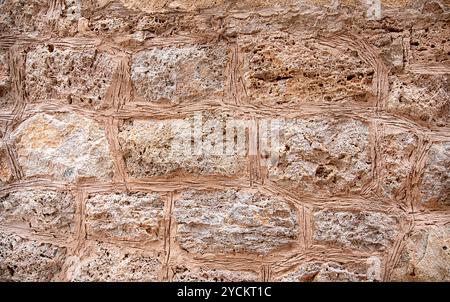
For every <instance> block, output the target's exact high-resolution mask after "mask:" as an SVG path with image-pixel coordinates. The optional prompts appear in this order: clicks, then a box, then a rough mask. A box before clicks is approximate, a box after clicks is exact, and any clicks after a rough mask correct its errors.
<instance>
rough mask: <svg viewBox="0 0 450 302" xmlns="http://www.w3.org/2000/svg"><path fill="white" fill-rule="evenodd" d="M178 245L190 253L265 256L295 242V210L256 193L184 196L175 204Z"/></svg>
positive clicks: (233, 192)
mask: <svg viewBox="0 0 450 302" xmlns="http://www.w3.org/2000/svg"><path fill="white" fill-rule="evenodd" d="M174 218H175V220H176V222H177V236H176V238H177V242H178V244H179V245H180V246H181V248H182V249H184V250H186V251H188V252H190V253H198V254H203V253H243V252H244V253H255V254H267V253H269V252H271V251H273V250H276V249H277V248H282V247H284V246H288V245H289V244H293V243H294V242H295V240H296V239H297V235H298V234H297V233H298V222H297V218H296V210H295V209H294V208H293V207H292V205H290V204H289V203H288V202H286V201H284V200H282V199H280V198H276V197H270V196H265V195H263V194H261V193H259V192H254V191H245V190H232V189H230V190H226V191H217V192H192V191H187V192H183V193H182V194H181V196H180V197H179V198H178V199H177V200H176V201H175V208H174Z"/></svg>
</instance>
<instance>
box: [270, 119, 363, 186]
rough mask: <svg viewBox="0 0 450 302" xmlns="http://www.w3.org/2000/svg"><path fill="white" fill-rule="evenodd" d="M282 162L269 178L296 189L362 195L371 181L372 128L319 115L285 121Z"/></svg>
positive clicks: (272, 169)
mask: <svg viewBox="0 0 450 302" xmlns="http://www.w3.org/2000/svg"><path fill="white" fill-rule="evenodd" d="M280 133H281V134H282V135H284V138H283V137H282V138H281V141H282V142H283V143H284V146H281V148H280V152H279V160H278V161H276V162H271V163H270V165H269V167H268V169H269V179H270V180H272V181H274V182H276V183H277V184H279V185H280V186H283V187H287V188H289V189H293V190H302V191H307V192H317V190H322V191H325V192H331V193H338V192H340V193H348V192H359V191H360V190H361V188H362V187H363V186H364V185H365V184H367V183H368V182H369V181H370V178H371V175H370V174H371V169H372V168H371V162H372V159H371V156H370V141H369V127H368V125H367V123H365V122H363V121H360V120H355V119H350V118H341V119H335V118H330V117H326V116H316V117H311V118H309V119H296V120H286V122H285V123H283V124H281V126H280Z"/></svg>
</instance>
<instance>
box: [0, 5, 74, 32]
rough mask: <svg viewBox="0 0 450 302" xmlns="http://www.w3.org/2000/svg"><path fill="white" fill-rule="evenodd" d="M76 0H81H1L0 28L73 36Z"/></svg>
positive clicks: (9, 30)
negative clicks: (53, 0) (55, 0)
mask: <svg viewBox="0 0 450 302" xmlns="http://www.w3.org/2000/svg"><path fill="white" fill-rule="evenodd" d="M80 1H83V0H61V1H57V2H51V1H47V0H4V1H3V4H2V5H0V15H1V16H2V17H1V18H0V29H1V30H3V31H4V32H11V33H14V34H26V35H29V36H31V37H35V36H39V35H48V34H49V32H53V33H55V34H57V35H58V36H73V35H74V34H76V32H77V25H78V19H79V17H80ZM52 4H53V5H52Z"/></svg>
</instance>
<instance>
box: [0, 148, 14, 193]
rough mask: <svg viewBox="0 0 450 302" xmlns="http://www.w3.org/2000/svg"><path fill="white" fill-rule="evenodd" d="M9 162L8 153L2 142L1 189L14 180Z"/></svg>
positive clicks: (0, 155)
mask: <svg viewBox="0 0 450 302" xmlns="http://www.w3.org/2000/svg"><path fill="white" fill-rule="evenodd" d="M10 167H11V166H10V163H9V160H8V151H7V150H6V147H5V145H4V144H3V143H2V142H1V141H0V187H2V186H3V185H4V184H5V183H8V182H9V181H11V180H12V178H13V174H12V171H11V168H10Z"/></svg>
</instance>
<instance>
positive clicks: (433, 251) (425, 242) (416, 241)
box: [391, 227, 450, 282]
mask: <svg viewBox="0 0 450 302" xmlns="http://www.w3.org/2000/svg"><path fill="white" fill-rule="evenodd" d="M391 280H393V281H410V282H411V281H427V282H429V281H450V228H449V227H429V228H426V229H422V230H418V231H415V232H414V233H413V234H412V235H411V236H410V237H409V238H408V239H407V241H406V244H405V247H404V248H403V250H402V252H401V254H400V259H399V261H398V263H397V264H396V267H395V269H394V271H393V273H392V276H391Z"/></svg>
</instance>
